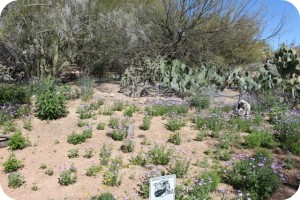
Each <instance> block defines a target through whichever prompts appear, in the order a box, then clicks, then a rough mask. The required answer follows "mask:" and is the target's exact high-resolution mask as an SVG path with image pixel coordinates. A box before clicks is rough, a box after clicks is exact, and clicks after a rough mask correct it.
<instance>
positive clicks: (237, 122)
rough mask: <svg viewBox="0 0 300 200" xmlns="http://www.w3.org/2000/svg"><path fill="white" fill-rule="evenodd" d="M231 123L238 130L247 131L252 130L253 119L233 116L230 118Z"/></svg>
mask: <svg viewBox="0 0 300 200" xmlns="http://www.w3.org/2000/svg"><path fill="white" fill-rule="evenodd" d="M229 124H231V125H232V126H233V127H234V128H235V129H236V130H238V131H242V132H247V133H250V132H251V125H252V121H251V120H250V119H246V118H242V117H232V118H230V120H229Z"/></svg>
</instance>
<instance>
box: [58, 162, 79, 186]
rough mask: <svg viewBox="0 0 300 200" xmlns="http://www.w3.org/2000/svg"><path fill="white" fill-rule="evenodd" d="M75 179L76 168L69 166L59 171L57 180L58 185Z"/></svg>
mask: <svg viewBox="0 0 300 200" xmlns="http://www.w3.org/2000/svg"><path fill="white" fill-rule="evenodd" d="M76 181H77V170H76V168H75V167H74V166H71V167H70V169H67V170H64V171H62V172H61V173H60V175H59V178H58V182H59V184H60V185H65V186H68V185H71V184H74V183H76Z"/></svg>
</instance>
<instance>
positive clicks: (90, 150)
mask: <svg viewBox="0 0 300 200" xmlns="http://www.w3.org/2000/svg"><path fill="white" fill-rule="evenodd" d="M93 151H94V149H93V148H92V147H90V148H86V149H85V151H84V154H83V157H84V158H92V157H93Z"/></svg>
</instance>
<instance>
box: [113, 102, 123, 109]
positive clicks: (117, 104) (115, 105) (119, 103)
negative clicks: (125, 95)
mask: <svg viewBox="0 0 300 200" xmlns="http://www.w3.org/2000/svg"><path fill="white" fill-rule="evenodd" d="M124 107H125V105H124V103H123V101H116V102H115V103H114V105H113V110H114V111H122V110H123V109H124Z"/></svg>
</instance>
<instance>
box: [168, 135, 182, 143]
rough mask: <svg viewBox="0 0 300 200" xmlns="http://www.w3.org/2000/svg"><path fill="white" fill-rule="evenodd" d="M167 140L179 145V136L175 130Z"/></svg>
mask: <svg viewBox="0 0 300 200" xmlns="http://www.w3.org/2000/svg"><path fill="white" fill-rule="evenodd" d="M168 141H169V142H171V143H173V144H175V145H180V143H181V137H180V134H179V132H176V133H174V134H172V135H171V136H170V138H169V140H168Z"/></svg>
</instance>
